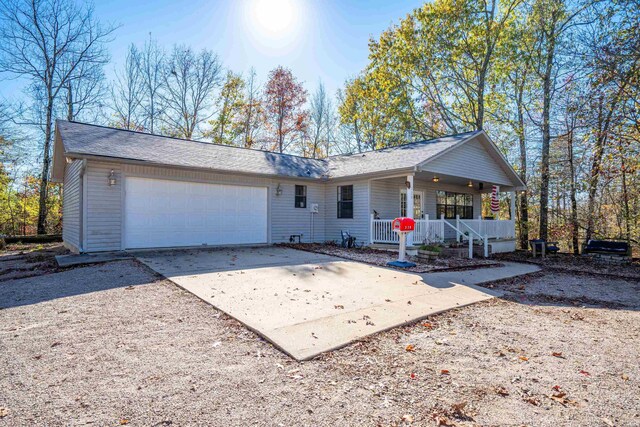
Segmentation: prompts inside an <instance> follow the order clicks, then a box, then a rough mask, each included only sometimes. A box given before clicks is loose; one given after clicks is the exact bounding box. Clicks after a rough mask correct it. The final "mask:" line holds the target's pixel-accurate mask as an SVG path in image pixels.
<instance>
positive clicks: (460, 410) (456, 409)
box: [451, 402, 467, 418]
mask: <svg viewBox="0 0 640 427" xmlns="http://www.w3.org/2000/svg"><path fill="white" fill-rule="evenodd" d="M466 406H467V402H460V403H454V404H453V405H451V411H452V412H453V414H454V415H455V416H456V417H458V418H462V417H465V416H466V414H465V413H464V408H465V407H466Z"/></svg>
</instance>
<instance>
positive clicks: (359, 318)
mask: <svg viewBox="0 0 640 427" xmlns="http://www.w3.org/2000/svg"><path fill="white" fill-rule="evenodd" d="M135 255H136V256H137V258H138V259H139V260H140V261H141V262H143V263H144V264H146V265H147V266H149V267H150V268H152V269H153V270H155V271H156V272H158V273H160V274H162V275H163V276H165V277H167V278H168V279H170V280H172V281H173V282H174V283H176V284H178V285H179V286H181V287H182V288H184V289H186V290H188V291H190V292H191V293H193V294H194V295H196V296H198V297H199V298H201V299H203V300H204V301H206V302H208V303H210V304H211V305H213V306H214V307H216V308H218V309H219V310H222V311H224V312H225V313H227V314H229V315H230V316H232V317H234V318H236V319H237V320H239V321H240V322H242V323H244V324H245V325H246V326H247V327H249V328H250V329H252V330H254V331H256V332H257V333H259V334H260V335H262V336H263V337H264V338H266V339H267V340H269V341H270V342H272V343H273V344H274V345H276V346H277V347H278V348H280V349H281V350H283V351H284V352H286V353H287V354H289V355H290V356H292V357H293V358H295V359H297V360H306V359H310V358H312V357H314V356H316V355H318V354H320V353H323V352H325V351H329V350H334V349H337V348H340V347H342V346H344V345H347V344H349V343H351V342H353V341H355V340H357V339H360V338H362V337H365V336H367V335H371V334H373V333H376V332H380V331H383V330H386V329H390V328H393V327H395V326H399V325H403V324H406V323H409V322H412V321H416V320H419V319H421V318H424V317H426V316H429V315H431V314H434V313H438V312H441V311H445V310H448V309H451V308H455V307H461V306H464V305H468V304H472V303H475V302H478V301H482V300H486V299H489V298H492V297H493V296H495V295H496V293H494V292H492V291H490V290H488V289H484V288H478V287H475V286H474V285H475V284H478V283H483V282H487V281H492V280H499V279H503V278H508V277H513V276H517V275H521V274H527V273H531V272H534V271H538V268H537V267H535V266H531V265H524V264H515V263H505V266H504V267H494V268H484V269H478V270H470V271H461V272H441V273H427V274H414V273H405V272H402V271H398V270H392V269H387V268H382V267H377V266H372V265H368V264H363V263H359V262H355V261H349V260H344V259H342V258H336V257H331V256H328V255H322V254H316V253H310V252H304V251H298V250H294V249H288V248H282V247H256V248H225V249H215V250H210V249H205V250H174V251H154V252H140V253H137V254H135Z"/></svg>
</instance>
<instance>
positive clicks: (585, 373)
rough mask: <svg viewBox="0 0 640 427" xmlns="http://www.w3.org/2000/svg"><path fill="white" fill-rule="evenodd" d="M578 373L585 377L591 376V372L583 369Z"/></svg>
mask: <svg viewBox="0 0 640 427" xmlns="http://www.w3.org/2000/svg"><path fill="white" fill-rule="evenodd" d="M580 373H581V374H582V375H584V376H585V377H590V376H591V374H590V373H589V372H587V371H585V370H580Z"/></svg>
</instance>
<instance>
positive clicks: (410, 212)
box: [407, 175, 413, 246]
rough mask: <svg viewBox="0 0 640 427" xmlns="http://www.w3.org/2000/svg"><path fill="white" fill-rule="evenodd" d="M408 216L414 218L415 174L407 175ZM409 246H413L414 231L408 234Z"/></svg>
mask: <svg viewBox="0 0 640 427" xmlns="http://www.w3.org/2000/svg"><path fill="white" fill-rule="evenodd" d="M407 217H409V218H413V175H407ZM407 246H413V233H408V234H407Z"/></svg>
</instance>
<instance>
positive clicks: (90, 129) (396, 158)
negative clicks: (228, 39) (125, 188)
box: [56, 120, 478, 179]
mask: <svg viewBox="0 0 640 427" xmlns="http://www.w3.org/2000/svg"><path fill="white" fill-rule="evenodd" d="M56 127H57V131H58V132H59V134H60V136H61V140H62V144H63V146H64V151H65V154H66V155H69V154H75V155H79V156H82V155H88V156H100V157H110V158H119V159H129V160H136V161H142V162H149V163H153V164H159V165H167V166H183V167H193V168H200V169H212V170H216V171H222V172H240V173H249V174H261V175H273V176H284V177H292V178H316V179H317V178H321V177H322V175H323V174H327V173H328V175H329V178H343V177H348V176H356V175H363V174H370V173H377V172H384V171H392V170H397V169H409V168H412V167H414V166H416V165H418V164H420V163H422V162H424V161H425V160H428V159H429V158H431V157H433V156H435V155H437V154H439V153H441V152H442V151H444V150H446V149H448V148H450V147H452V146H454V145H456V144H457V143H459V142H461V141H463V140H465V139H467V138H469V137H470V136H473V135H474V134H476V133H478V132H468V133H462V134H458V135H452V136H445V137H441V138H437V139H432V140H429V141H421V142H414V143H410V144H404V145H400V146H397V147H389V148H385V149H381V150H376V151H368V152H364V153H357V154H350V155H340V156H333V157H329V158H327V159H325V160H315V159H307V158H304V157H298V156H293V155H287V154H279V153H272V152H269V151H261V150H250V149H244V148H237V147H231V146H226V145H219V144H212V143H207V142H198V141H188V140H184V139H178V138H169V137H164V136H158V135H151V134H147V133H141V132H133V131H127V130H122V129H113V128H108V127H103V126H96V125H89V124H84V123H77V122H67V121H62V120H59V121H57V122H56Z"/></svg>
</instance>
